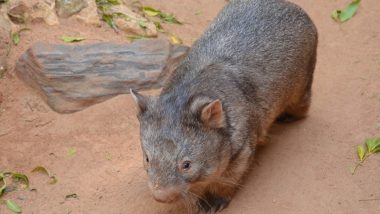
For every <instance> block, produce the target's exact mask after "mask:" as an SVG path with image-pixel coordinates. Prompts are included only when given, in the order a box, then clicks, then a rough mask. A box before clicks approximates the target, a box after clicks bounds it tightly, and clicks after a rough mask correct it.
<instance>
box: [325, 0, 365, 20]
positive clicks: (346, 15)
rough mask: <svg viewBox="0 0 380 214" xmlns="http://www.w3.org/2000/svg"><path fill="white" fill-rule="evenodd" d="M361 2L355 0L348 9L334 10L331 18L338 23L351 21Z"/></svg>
mask: <svg viewBox="0 0 380 214" xmlns="http://www.w3.org/2000/svg"><path fill="white" fill-rule="evenodd" d="M360 1H361V0H353V1H352V2H351V3H350V4H349V5H348V6H347V7H346V8H344V9H343V10H334V11H333V12H332V13H331V17H332V18H333V19H334V20H336V21H340V22H345V21H347V20H349V19H351V18H352V17H353V16H354V15H355V13H356V11H357V10H358V8H359V5H360Z"/></svg>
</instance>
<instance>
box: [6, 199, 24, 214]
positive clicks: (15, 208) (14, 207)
mask: <svg viewBox="0 0 380 214" xmlns="http://www.w3.org/2000/svg"><path fill="white" fill-rule="evenodd" d="M6 203H7V207H8V209H10V210H12V212H14V213H21V208H20V207H19V206H18V205H17V204H16V203H15V202H14V201H12V200H6Z"/></svg>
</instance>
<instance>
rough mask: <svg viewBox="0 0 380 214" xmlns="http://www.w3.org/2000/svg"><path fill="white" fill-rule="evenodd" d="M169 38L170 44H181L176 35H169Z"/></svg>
mask: <svg viewBox="0 0 380 214" xmlns="http://www.w3.org/2000/svg"><path fill="white" fill-rule="evenodd" d="M169 38H170V42H171V43H172V44H174V45H178V44H182V39H181V38H179V37H178V36H176V35H171V36H170V37H169Z"/></svg>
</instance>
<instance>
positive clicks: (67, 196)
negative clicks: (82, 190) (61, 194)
mask: <svg viewBox="0 0 380 214" xmlns="http://www.w3.org/2000/svg"><path fill="white" fill-rule="evenodd" d="M69 198H78V195H77V194H76V193H72V194H68V195H66V196H65V199H69Z"/></svg>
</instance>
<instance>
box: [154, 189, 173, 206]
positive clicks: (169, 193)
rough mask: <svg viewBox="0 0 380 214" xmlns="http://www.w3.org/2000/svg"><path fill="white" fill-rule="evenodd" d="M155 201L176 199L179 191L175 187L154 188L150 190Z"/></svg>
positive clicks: (167, 201) (163, 201)
mask: <svg viewBox="0 0 380 214" xmlns="http://www.w3.org/2000/svg"><path fill="white" fill-rule="evenodd" d="M152 193H153V197H154V199H155V200H156V201H158V202H162V203H171V202H174V201H176V200H177V199H178V196H179V192H178V191H177V190H176V189H175V188H165V189H155V190H153V191H152Z"/></svg>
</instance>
